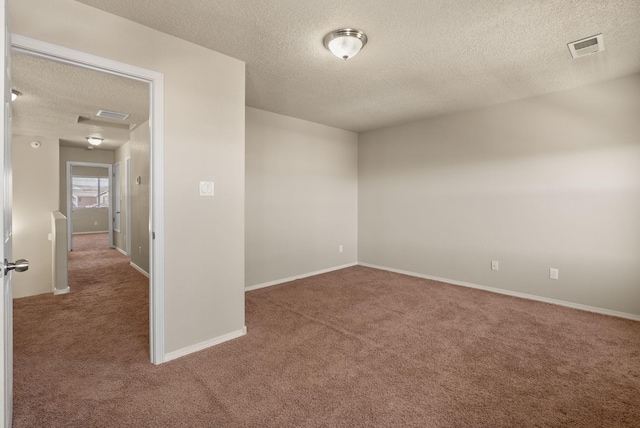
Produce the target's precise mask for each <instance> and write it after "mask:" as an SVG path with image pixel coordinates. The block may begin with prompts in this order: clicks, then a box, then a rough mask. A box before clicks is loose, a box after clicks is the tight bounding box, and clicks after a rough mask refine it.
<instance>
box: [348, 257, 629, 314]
mask: <svg viewBox="0 0 640 428" xmlns="http://www.w3.org/2000/svg"><path fill="white" fill-rule="evenodd" d="M358 264H359V265H360V266H365V267H370V268H374V269H381V270H386V271H389V272H395V273H400V274H403V275H409V276H414V277H417V278H424V279H431V280H434V281H440V282H445V283H447V284H452V285H459V286H462V287H469V288H476V289H479V290H484V291H490V292H492V293H498V294H505V295H507V296H513V297H520V298H522V299H528V300H536V301H538V302H545V303H551V304H553V305H559V306H566V307H568V308H573V309H580V310H583V311H587V312H595V313H598V314H603V315H611V316H613V317H618V318H625V319H630V320H634V321H640V315H635V314H628V313H626V312H618V311H612V310H610V309H605V308H598V307H595V306H588V305H583V304H580V303H573V302H567V301H564V300H557V299H551V298H548V297H541V296H536V295H534V294H527V293H520V292H518V291H511V290H505V289H502V288H495V287H487V286H485V285H478V284H473V283H470V282H463V281H456V280H454V279H448V278H440V277H437V276H431V275H424V274H421V273H416V272H409V271H406V270H401V269H394V268H389V267H385V266H378V265H372V264H369V263H358Z"/></svg>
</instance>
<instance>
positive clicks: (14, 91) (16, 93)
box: [11, 89, 22, 101]
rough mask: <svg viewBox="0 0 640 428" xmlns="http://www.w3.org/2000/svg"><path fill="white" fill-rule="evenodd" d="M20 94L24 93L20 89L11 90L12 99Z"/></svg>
mask: <svg viewBox="0 0 640 428" xmlns="http://www.w3.org/2000/svg"><path fill="white" fill-rule="evenodd" d="M20 95H22V93H20V92H19V91H16V90H15V89H12V90H11V101H15V100H16V98H18V97H19V96H20Z"/></svg>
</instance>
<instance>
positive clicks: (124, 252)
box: [113, 246, 129, 257]
mask: <svg viewBox="0 0 640 428" xmlns="http://www.w3.org/2000/svg"><path fill="white" fill-rule="evenodd" d="M113 248H115V249H116V250H118V251H119V252H120V253H122V254H124V255H125V256H127V252H126V251H124V250H123V249H121V248H120V247H116V246H114V247H113ZM127 257H129V256H127Z"/></svg>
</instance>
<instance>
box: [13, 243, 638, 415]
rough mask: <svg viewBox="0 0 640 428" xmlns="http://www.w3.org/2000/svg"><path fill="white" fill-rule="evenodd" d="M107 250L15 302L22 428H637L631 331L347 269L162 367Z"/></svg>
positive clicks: (586, 317) (254, 312)
mask: <svg viewBox="0 0 640 428" xmlns="http://www.w3.org/2000/svg"><path fill="white" fill-rule="evenodd" d="M79 253H80V252H79ZM112 253H113V251H109V250H105V252H104V253H101V256H100V257H99V259H100V260H101V262H100V263H103V262H104V263H105V266H104V268H105V274H104V278H102V279H98V278H97V277H101V276H99V275H89V274H88V273H86V272H85V273H83V276H82V278H84V279H82V281H83V283H82V284H80V283H78V282H77V280H76V284H75V285H72V293H71V294H70V295H68V296H66V297H64V296H58V297H55V298H54V297H52V296H38V297H32V298H24V299H19V300H17V301H16V302H15V342H16V346H15V361H16V369H15V377H16V381H15V423H14V426H15V427H638V426H640V323H638V322H633V321H628V320H623V319H617V318H612V317H607V316H602V315H596V314H592V313H587V312H581V311H577V310H572V309H568V308H563V307H557V306H553V305H548V304H544V303H539V302H532V301H526V300H520V299H516V298H512V297H507V296H502V295H496V294H491V293H487V292H482V291H478V290H472V289H466V288H461V287H456V286H450V285H445V284H442V283H437V282H433V281H427V280H422V279H416V278H411V277H407V276H403V275H399V274H394V273H389V272H384V271H379V270H375V269H370V268H365V267H353V268H348V269H343V270H340V271H336V272H332V273H328V274H324V275H319V276H316V277H313V278H307V279H303V280H298V281H295V282H292V283H288V284H283V285H279V286H274V287H270V288H265V289H261V290H256V291H252V292H248V293H247V294H246V318H247V327H248V330H249V332H248V334H247V335H246V336H244V337H242V338H239V339H236V340H233V341H230V342H227V343H225V344H222V345H219V346H217V347H214V348H211V349H208V350H205V351H201V352H199V353H196V354H192V355H189V356H187V357H184V358H181V359H179V360H176V361H172V362H169V363H166V364H164V365H161V366H158V367H154V366H151V365H150V364H149V363H148V353H147V348H148V344H147V342H148V335H147V329H148V318H147V313H146V306H147V295H146V292H147V289H146V282H145V281H144V280H142V278H143V277H142V278H140V277H141V275H139V274H137V272H135V271H133V272H129V273H128V274H126V275H125V274H123V273H121V274H118V275H115V274H114V275H108V272H112V273H113V271H116V270H117V271H119V270H121V269H122V270H123V271H124V270H125V269H126V268H127V266H126V263H124V261H121V259H122V257H121V256H120V255H119V254H118V253H116V254H113V255H112ZM90 258H91V259H95V257H93V256H91V257H90ZM107 260H110V262H109V263H113V266H112V267H107V266H106V265H107V264H108V263H106V261H107ZM125 260H126V259H125ZM96 263H97V262H96ZM96 269H97V267H96ZM136 274H137V275H138V276H137V275H136ZM108 278H112V279H113V281H111V282H110V280H109V279H108Z"/></svg>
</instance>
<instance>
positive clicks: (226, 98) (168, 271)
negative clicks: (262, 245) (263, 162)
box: [9, 0, 244, 352]
mask: <svg viewBox="0 0 640 428" xmlns="http://www.w3.org/2000/svg"><path fill="white" fill-rule="evenodd" d="M9 9H10V13H11V16H12V20H13V26H12V28H13V31H14V32H15V33H17V34H21V35H24V36H27V37H32V38H35V39H39V40H43V41H46V42H49V43H54V44H57V45H61V46H64V47H68V48H72V49H76V50H79V51H83V52H87V53H90V54H94V55H98V56H101V57H105V58H108V59H112V60H115V61H120V62H124V63H127V64H131V65H134V66H138V67H143V68H146V69H149V70H153V71H156V72H159V73H162V74H163V75H164V106H165V110H164V137H165V139H164V144H165V148H164V159H165V162H164V168H163V175H164V188H165V195H164V214H165V218H164V219H165V230H164V231H157V232H158V233H164V238H165V241H164V242H165V261H166V262H165V263H163V264H162V267H163V269H164V273H165V290H164V291H165V299H164V301H165V350H166V352H171V351H178V350H181V349H183V348H186V347H188V346H190V345H195V344H198V343H201V342H206V341H209V340H212V339H215V338H218V337H220V336H223V335H225V334H229V333H235V332H238V331H239V330H241V329H242V328H243V327H244V289H243V286H244V63H242V62H241V61H238V60H235V59H232V58H230V57H227V56H225V55H222V54H219V53H216V52H213V51H211V50H208V49H205V48H202V47H199V46H196V45H194V44H191V43H188V42H185V41H183V40H180V39H178V38H175V37H172V36H168V35H166V34H162V33H160V32H157V31H154V30H152V29H150V28H148V27H145V26H142V25H139V24H135V23H133V22H130V21H127V20H125V19H122V18H119V17H116V16H114V15H111V14H108V13H105V12H102V11H100V10H97V9H93V8H90V7H88V6H85V5H83V4H80V3H77V2H75V1H73V0H9ZM96 29H100V30H99V31H96ZM106 34H107V35H109V36H108V37H105V35H106ZM200 180H207V181H214V182H215V186H216V187H215V190H216V195H215V197H214V198H203V197H200V196H199V194H198V182H199V181H200ZM187 267H188V268H187Z"/></svg>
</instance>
